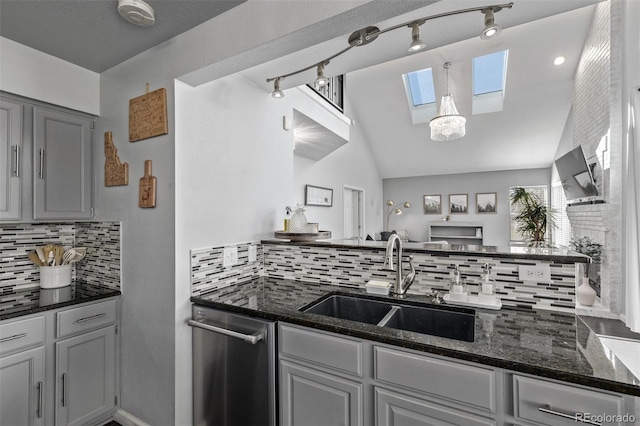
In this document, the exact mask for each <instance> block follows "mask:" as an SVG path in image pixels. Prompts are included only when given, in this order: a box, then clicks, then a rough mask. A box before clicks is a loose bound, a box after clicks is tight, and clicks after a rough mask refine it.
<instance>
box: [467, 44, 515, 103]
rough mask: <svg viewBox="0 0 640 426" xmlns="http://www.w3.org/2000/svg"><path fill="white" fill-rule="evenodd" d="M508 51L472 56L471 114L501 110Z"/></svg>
mask: <svg viewBox="0 0 640 426" xmlns="http://www.w3.org/2000/svg"><path fill="white" fill-rule="evenodd" d="M508 52H509V51H508V50H501V51H499V52H495V53H490V54H488V55H484V56H477V57H475V58H473V106H472V109H473V114H486V113H489V112H497V111H502V106H503V103H504V89H505V84H506V77H507V57H508Z"/></svg>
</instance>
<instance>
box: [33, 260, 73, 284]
mask: <svg viewBox="0 0 640 426" xmlns="http://www.w3.org/2000/svg"><path fill="white" fill-rule="evenodd" d="M70 284H71V265H61V266H40V288H59V287H65V286H68V285H70Z"/></svg>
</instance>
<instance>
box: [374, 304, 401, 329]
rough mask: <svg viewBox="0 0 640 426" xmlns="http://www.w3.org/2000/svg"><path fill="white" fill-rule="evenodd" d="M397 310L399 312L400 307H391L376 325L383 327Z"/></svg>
mask: <svg viewBox="0 0 640 426" xmlns="http://www.w3.org/2000/svg"><path fill="white" fill-rule="evenodd" d="M399 310H400V306H391V309H390V310H389V312H387V315H385V316H384V318H382V319H381V320H380V322H379V323H378V324H376V325H377V326H380V327H384V326H385V325H387V323H388V322H389V320H390V319H391V318H392V317H393V316H394V315H395V314H396V312H398V311H399Z"/></svg>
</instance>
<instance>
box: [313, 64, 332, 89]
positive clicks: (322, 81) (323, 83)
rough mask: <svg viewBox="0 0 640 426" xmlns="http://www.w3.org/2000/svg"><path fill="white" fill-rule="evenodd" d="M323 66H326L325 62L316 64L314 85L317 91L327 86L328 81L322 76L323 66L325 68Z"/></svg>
mask: <svg viewBox="0 0 640 426" xmlns="http://www.w3.org/2000/svg"><path fill="white" fill-rule="evenodd" d="M325 64H326V63H325V62H320V63H319V64H318V78H316V81H315V83H314V84H315V87H316V89H319V88H321V87H323V86H326V85H327V84H329V79H328V78H327V77H325V76H324V66H325Z"/></svg>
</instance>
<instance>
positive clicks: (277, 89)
mask: <svg viewBox="0 0 640 426" xmlns="http://www.w3.org/2000/svg"><path fill="white" fill-rule="evenodd" d="M281 78H282V77H278V78H276V79H275V80H274V81H273V92H271V97H272V98H276V99H281V98H284V93H283V92H282V90H280V79H281Z"/></svg>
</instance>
